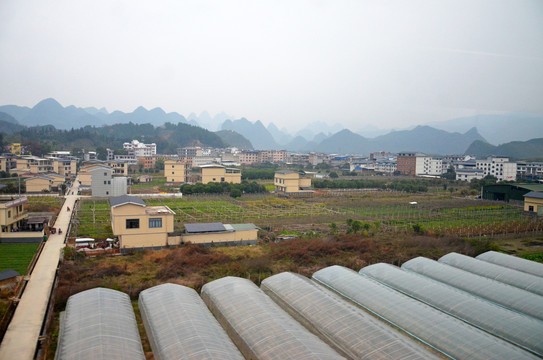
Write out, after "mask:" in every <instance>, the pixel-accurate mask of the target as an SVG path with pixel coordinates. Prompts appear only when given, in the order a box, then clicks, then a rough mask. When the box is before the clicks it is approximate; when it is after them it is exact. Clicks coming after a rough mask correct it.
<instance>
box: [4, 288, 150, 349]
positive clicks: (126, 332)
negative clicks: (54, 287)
mask: <svg viewBox="0 0 543 360" xmlns="http://www.w3.org/2000/svg"><path fill="white" fill-rule="evenodd" d="M63 318H64V321H63V323H62V324H61V334H60V336H59V343H58V347H57V357H56V358H57V359H58V360H72V359H73V360H86V359H89V360H99V359H117V360H124V359H126V360H138V359H142V360H144V359H145V355H144V353H143V348H142V346H141V339H140V334H139V332H138V325H137V323H136V317H135V316H134V309H133V308H132V304H131V303H130V297H128V295H126V294H125V293H122V292H119V291H116V290H111V289H104V288H95V289H91V290H86V291H82V292H80V293H78V294H75V295H72V296H70V298H69V299H68V303H67V304H66V313H65V316H64V317H63ZM15 358H16V357H15Z"/></svg>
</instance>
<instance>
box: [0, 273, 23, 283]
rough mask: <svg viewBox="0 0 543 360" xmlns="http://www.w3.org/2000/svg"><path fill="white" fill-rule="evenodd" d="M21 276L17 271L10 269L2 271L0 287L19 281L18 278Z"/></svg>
mask: <svg viewBox="0 0 543 360" xmlns="http://www.w3.org/2000/svg"><path fill="white" fill-rule="evenodd" d="M18 276H21V274H19V273H18V272H17V271H15V270H13V269H8V270H5V271H0V286H4V285H9V284H12V283H15V282H16V281H17V277H18Z"/></svg>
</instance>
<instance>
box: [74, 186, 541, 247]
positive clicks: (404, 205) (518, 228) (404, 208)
mask: <svg viewBox="0 0 543 360" xmlns="http://www.w3.org/2000/svg"><path fill="white" fill-rule="evenodd" d="M145 202H146V204H147V205H149V206H153V205H165V206H168V207H170V208H171V209H172V210H173V211H174V212H175V213H176V215H175V228H176V230H178V229H181V228H182V227H183V224H185V223H198V222H223V223H248V222H251V223H254V224H256V225H257V226H259V227H262V228H268V229H273V230H278V231H285V230H291V229H294V228H295V229H296V230H297V231H301V232H304V231H306V230H307V231H312V232H314V231H321V232H323V231H325V230H324V229H326V228H327V226H328V224H330V223H332V222H337V223H339V224H341V223H344V222H345V221H346V220H347V219H349V218H352V219H354V220H360V221H363V222H367V223H370V224H371V225H372V228H373V232H375V231H379V232H388V233H390V232H404V231H406V230H412V229H413V227H414V226H416V227H417V228H419V229H424V231H427V232H428V233H429V234H436V235H452V236H462V237H474V236H483V235H491V236H492V235H495V234H510V233H517V234H518V233H523V232H526V231H534V232H538V231H541V230H543V222H542V220H541V219H539V218H537V217H533V216H529V215H527V214H525V213H524V211H523V210H522V209H521V208H518V207H514V206H510V205H508V204H506V203H499V204H497V203H495V202H489V201H481V200H474V199H470V198H455V197H452V196H449V195H438V194H429V193H425V194H408V193H402V192H391V191H378V192H366V193H364V192H362V193H348V194H346V195H337V194H334V195H332V196H330V195H328V196H326V195H325V196H318V197H312V198H304V199H296V198H290V199H285V198H276V197H273V196H244V197H242V198H241V199H233V198H231V197H229V196H185V197H183V198H182V199H172V198H159V199H146V200H145ZM413 202H416V204H413V205H412V204H410V203H413ZM72 236H89V237H94V238H105V237H111V236H112V233H111V225H110V211H109V203H108V202H107V201H105V200H101V201H95V200H83V201H82V202H81V205H80V207H79V209H77V224H76V226H74V228H73V232H72Z"/></svg>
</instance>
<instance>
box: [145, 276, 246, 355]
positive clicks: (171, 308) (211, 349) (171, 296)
mask: <svg viewBox="0 0 543 360" xmlns="http://www.w3.org/2000/svg"><path fill="white" fill-rule="evenodd" d="M138 304H139V309H140V312H141V317H142V320H143V324H144V325H145V330H146V331H147V337H148V338H149V342H150V343H151V348H152V349H153V354H154V356H155V359H157V360H170V359H194V360H197V359H243V356H242V355H241V353H240V352H239V350H238V348H237V347H236V346H235V345H234V343H233V342H232V340H230V338H229V337H228V335H227V334H226V332H225V331H224V330H223V328H222V327H221V325H220V324H219V323H218V322H217V320H215V318H214V317H213V314H211V312H210V311H209V310H208V308H207V306H206V305H205V303H204V302H203V301H202V299H201V298H200V296H199V295H198V293H197V292H196V290H194V289H191V288H189V287H186V286H181V285H176V284H163V285H158V286H155V287H152V288H150V289H147V290H144V291H142V292H141V293H140V296H139V301H138Z"/></svg>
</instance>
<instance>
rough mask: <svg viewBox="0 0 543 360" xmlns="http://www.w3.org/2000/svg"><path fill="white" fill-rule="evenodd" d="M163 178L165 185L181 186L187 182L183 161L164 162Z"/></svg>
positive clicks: (170, 160)
mask: <svg viewBox="0 0 543 360" xmlns="http://www.w3.org/2000/svg"><path fill="white" fill-rule="evenodd" d="M164 177H165V178H166V182H167V183H172V184H181V183H185V182H187V167H186V164H185V161H184V160H181V159H168V160H164Z"/></svg>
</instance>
